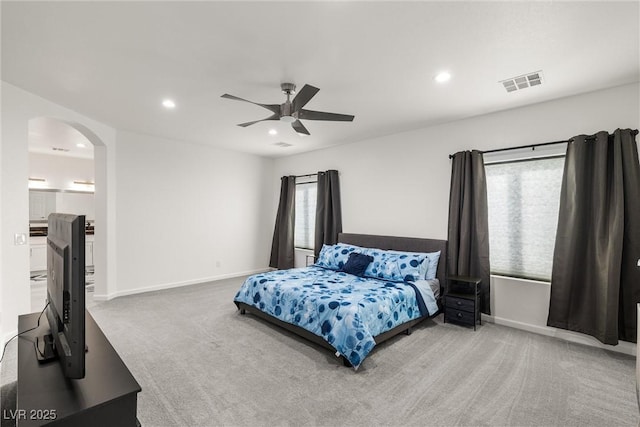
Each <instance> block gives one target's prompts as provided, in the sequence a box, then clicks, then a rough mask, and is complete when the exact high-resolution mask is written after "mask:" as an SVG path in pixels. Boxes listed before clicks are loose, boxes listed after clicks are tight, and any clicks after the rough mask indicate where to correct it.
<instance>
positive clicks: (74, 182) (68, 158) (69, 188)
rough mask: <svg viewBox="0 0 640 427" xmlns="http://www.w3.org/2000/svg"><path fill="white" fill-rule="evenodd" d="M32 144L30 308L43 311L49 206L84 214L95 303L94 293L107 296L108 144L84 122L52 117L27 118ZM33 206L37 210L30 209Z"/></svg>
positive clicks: (90, 287)
mask: <svg viewBox="0 0 640 427" xmlns="http://www.w3.org/2000/svg"><path fill="white" fill-rule="evenodd" d="M28 145H29V192H30V194H29V195H30V215H29V216H30V218H29V223H30V235H31V236H30V243H31V247H30V255H31V267H30V270H31V273H30V275H31V278H32V280H31V285H32V286H31V311H39V310H41V309H42V306H44V303H43V301H44V299H45V297H46V281H43V280H42V276H44V277H46V272H45V271H39V270H40V269H42V263H43V255H44V256H46V237H41V236H42V235H43V234H44V233H46V216H47V215H46V212H48V211H51V209H54V210H55V211H58V212H65V213H76V214H82V215H86V218H87V238H86V240H87V245H86V259H87V287H88V290H89V291H90V293H88V302H90V303H92V302H93V295H94V294H98V295H107V294H108V292H107V283H106V271H107V269H106V256H104V253H105V252H106V238H105V231H106V191H104V187H105V186H106V176H105V171H106V146H105V144H104V142H103V141H101V140H100V138H99V137H97V136H96V134H95V133H94V132H92V131H91V130H90V129H88V128H87V127H85V126H84V125H82V124H80V123H76V122H69V121H67V120H61V119H57V118H51V117H37V118H33V119H31V120H29V135H28ZM34 204H35V205H36V209H32V205H34ZM44 265H45V266H46V258H44ZM34 276H35V277H36V281H34V280H33V278H34ZM38 278H39V279H40V283H38V281H37V279H38Z"/></svg>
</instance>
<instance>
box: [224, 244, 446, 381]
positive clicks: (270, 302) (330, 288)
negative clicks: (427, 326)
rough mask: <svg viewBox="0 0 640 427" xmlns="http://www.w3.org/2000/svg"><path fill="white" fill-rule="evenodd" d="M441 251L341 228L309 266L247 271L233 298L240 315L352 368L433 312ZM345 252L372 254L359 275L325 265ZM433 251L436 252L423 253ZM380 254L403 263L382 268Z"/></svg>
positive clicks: (436, 308)
mask: <svg viewBox="0 0 640 427" xmlns="http://www.w3.org/2000/svg"><path fill="white" fill-rule="evenodd" d="M372 248H375V249H372ZM446 250H447V242H446V241H445V240H435V239H419V238H408V237H390V236H377V235H366V234H350V233H341V234H340V235H339V237H338V244H337V245H334V246H331V247H327V248H323V250H322V252H321V254H320V256H319V258H318V260H317V261H316V264H314V265H312V266H309V267H305V268H294V269H290V270H276V271H270V272H267V273H261V274H256V275H253V276H250V277H248V278H247V279H246V280H245V282H244V283H243V285H242V287H241V288H240V290H239V291H238V293H237V294H236V297H235V298H234V303H235V304H236V306H237V307H238V310H239V312H240V314H246V313H250V314H252V315H255V316H257V317H260V318H262V319H264V320H267V321H269V322H271V323H274V324H276V325H278V326H281V327H283V328H285V329H287V330H288V331H291V332H293V333H295V334H297V335H299V336H301V337H303V338H306V339H308V340H310V341H312V342H314V343H316V344H319V345H321V346H322V347H325V348H327V349H329V350H331V351H332V352H334V353H335V355H336V356H338V357H340V358H342V361H343V363H344V364H345V366H352V367H354V368H356V369H357V368H358V367H359V366H360V364H361V363H362V362H363V361H364V359H365V358H366V356H367V355H368V354H369V353H370V352H371V350H372V349H373V348H374V347H375V345H378V344H380V343H382V342H384V341H386V340H388V339H389V338H391V337H394V336H396V335H398V334H400V333H406V334H407V335H409V334H411V332H412V328H413V327H414V326H415V325H417V324H418V323H420V322H422V321H423V320H425V319H426V318H429V317H433V316H435V315H436V314H437V313H438V312H439V309H440V307H441V303H440V295H442V293H443V292H442V286H444V278H445V275H446V272H445V265H446ZM350 252H357V253H363V254H369V255H375V262H371V263H370V264H369V266H368V267H367V270H366V274H363V275H364V276H365V277H362V276H363V275H353V274H349V273H346V272H342V271H338V270H336V269H335V268H334V267H332V266H330V265H327V262H328V263H329V264H330V263H331V262H337V261H336V260H338V259H341V260H344V259H346V258H347V256H348V255H350ZM438 252H439V257H437V258H436V259H433V258H429V259H425V258H424V257H423V255H424V253H429V254H434V253H438ZM338 256H340V257H341V258H338ZM343 256H344V257H343ZM358 256H361V255H358ZM334 257H335V258H334ZM380 257H382V258H385V257H386V258H387V259H391V260H394V266H395V265H402V268H405V267H407V269H406V270H402V271H401V272H399V270H398V268H399V267H395V269H394V270H393V271H391V270H385V271H384V274H383V271H382V270H383V268H384V265H385V264H384V260H383V262H382V266H381V265H380V263H379V262H378V261H379V260H380V259H381V258H380ZM371 259H372V260H373V259H374V257H373V256H372V258H371ZM400 259H402V260H403V261H402V263H401V262H400V261H399V260H400ZM414 259H416V260H422V259H423V260H424V263H417V262H415V261H414ZM409 261H410V262H411V264H410V265H409ZM429 261H430V272H431V273H430V274H431V275H430V276H429V270H427V267H426V266H427V264H429ZM417 264H419V265H417ZM412 266H414V267H415V268H413V267H412ZM343 267H344V266H343V261H340V269H342V268H343ZM423 267H424V269H423ZM376 268H377V270H376ZM418 269H419V270H420V272H419V274H420V277H418V273H417V270H418ZM425 271H427V276H429V277H428V279H429V280H413V279H424V277H423V275H424V273H425ZM407 272H409V273H411V274H413V273H415V275H413V276H412V275H411V274H407ZM372 273H375V274H372Z"/></svg>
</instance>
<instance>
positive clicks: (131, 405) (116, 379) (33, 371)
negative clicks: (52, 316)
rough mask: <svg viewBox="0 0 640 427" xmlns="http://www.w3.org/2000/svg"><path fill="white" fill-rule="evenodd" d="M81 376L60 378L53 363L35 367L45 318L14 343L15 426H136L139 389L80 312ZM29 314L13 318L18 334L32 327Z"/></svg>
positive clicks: (34, 317) (58, 368) (35, 315)
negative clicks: (86, 349)
mask: <svg viewBox="0 0 640 427" xmlns="http://www.w3.org/2000/svg"><path fill="white" fill-rule="evenodd" d="M85 313H86V314H85V316H86V318H85V319H86V320H85V342H86V344H87V346H88V347H89V348H90V349H91V351H89V352H87V353H85V372H86V374H85V377H84V378H82V379H69V378H65V377H64V375H63V373H62V367H61V366H60V364H59V363H58V362H54V361H52V362H48V363H39V362H38V360H37V357H36V356H37V351H34V345H35V341H36V337H41V336H42V335H43V333H45V334H46V333H48V331H47V330H48V329H49V324H48V323H47V318H46V316H42V318H41V320H40V328H38V329H36V330H34V331H32V332H28V333H26V334H24V335H21V336H20V337H19V338H18V391H17V400H18V408H17V410H16V411H15V413H14V416H15V420H16V424H17V426H18V427H23V426H25V427H30V426H43V425H48V424H51V425H56V426H63V427H75V426H92V427H101V426H105V427H106V426H123V427H126V426H131V427H134V426H139V425H140V424H139V423H138V420H137V419H136V411H137V395H138V393H139V392H140V390H141V388H140V385H139V384H138V382H137V381H136V380H135V378H134V377H133V375H131V372H130V371H129V369H128V368H127V367H126V365H125V364H124V362H123V361H122V359H121V358H120V356H118V353H116V351H115V349H114V348H113V347H112V346H111V343H109V340H107V338H106V337H105V336H104V333H103V332H102V331H101V330H100V328H99V327H98V325H97V324H96V322H95V320H93V317H91V315H90V314H89V312H85ZM39 314H40V313H32V314H26V315H23V316H20V317H19V318H18V330H20V331H24V330H27V329H30V328H33V327H34V326H36V324H37V320H38V315H39Z"/></svg>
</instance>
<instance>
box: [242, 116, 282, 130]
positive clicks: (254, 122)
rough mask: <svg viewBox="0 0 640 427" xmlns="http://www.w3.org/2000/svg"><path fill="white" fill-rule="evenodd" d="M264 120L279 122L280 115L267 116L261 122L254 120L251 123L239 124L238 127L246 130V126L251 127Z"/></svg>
mask: <svg viewBox="0 0 640 427" xmlns="http://www.w3.org/2000/svg"><path fill="white" fill-rule="evenodd" d="M266 120H280V114H274V115H272V116H269V117H267V118H266V119H262V120H254V121H252V122H246V123H240V124H239V125H238V126H241V127H243V128H246V127H247V126H251V125H253V124H256V123H259V122H264V121H266Z"/></svg>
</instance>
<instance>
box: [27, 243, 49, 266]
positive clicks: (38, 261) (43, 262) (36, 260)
mask: <svg viewBox="0 0 640 427" xmlns="http://www.w3.org/2000/svg"><path fill="white" fill-rule="evenodd" d="M29 252H30V253H31V260H30V264H29V265H30V268H29V270H31V271H45V270H46V269H47V245H31V246H30V248H29Z"/></svg>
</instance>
